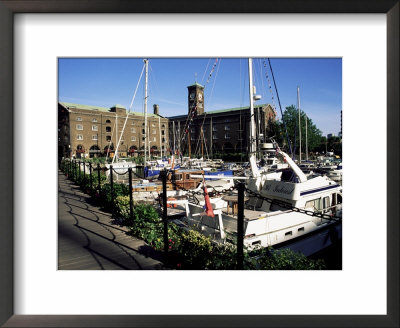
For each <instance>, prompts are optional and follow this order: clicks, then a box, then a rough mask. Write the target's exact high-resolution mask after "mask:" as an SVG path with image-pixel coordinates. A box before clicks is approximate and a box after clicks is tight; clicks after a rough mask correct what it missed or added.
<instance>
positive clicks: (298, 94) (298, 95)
mask: <svg viewBox="0 0 400 328" xmlns="http://www.w3.org/2000/svg"><path fill="white" fill-rule="evenodd" d="M297 109H298V111H299V163H300V164H301V120H300V88H299V87H297Z"/></svg>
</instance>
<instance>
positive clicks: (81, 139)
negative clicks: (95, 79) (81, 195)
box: [58, 102, 168, 158]
mask: <svg viewBox="0 0 400 328" xmlns="http://www.w3.org/2000/svg"><path fill="white" fill-rule="evenodd" d="M153 109H154V112H153V113H148V114H147V127H148V131H147V132H148V133H147V136H148V138H149V139H148V140H149V146H150V149H151V152H152V153H153V154H154V155H160V154H161V152H162V153H163V154H164V153H165V151H166V150H167V149H168V119H166V118H165V117H162V116H160V115H159V108H158V105H154V106H153ZM127 114H128V112H127V110H126V108H124V107H123V106H122V105H115V106H113V107H111V108H105V107H98V106H88V105H81V104H72V103H66V102H59V103H58V154H59V157H73V156H75V157H76V158H80V157H94V156H104V155H105V154H107V152H108V153H109V156H113V155H114V152H115V149H116V147H117V143H118V140H117V138H119V137H120V136H121V133H122V131H123V127H124V123H125V120H126V117H127ZM144 143H145V130H144V114H143V113H138V112H130V113H129V115H128V120H127V122H126V126H125V129H124V132H123V134H122V138H121V141H120V145H119V148H118V153H119V157H129V156H135V155H136V154H143V151H144Z"/></svg>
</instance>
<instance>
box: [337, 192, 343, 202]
mask: <svg viewBox="0 0 400 328" xmlns="http://www.w3.org/2000/svg"><path fill="white" fill-rule="evenodd" d="M337 203H338V204H342V195H341V194H337Z"/></svg>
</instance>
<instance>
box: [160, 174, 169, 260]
mask: <svg viewBox="0 0 400 328" xmlns="http://www.w3.org/2000/svg"><path fill="white" fill-rule="evenodd" d="M162 185H163V222H164V252H165V259H166V261H167V260H168V246H169V245H168V221H167V220H168V216H167V171H165V169H164V172H163V175H162Z"/></svg>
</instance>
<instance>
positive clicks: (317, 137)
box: [279, 105, 322, 154]
mask: <svg viewBox="0 0 400 328" xmlns="http://www.w3.org/2000/svg"><path fill="white" fill-rule="evenodd" d="M306 120H307V141H308V151H309V152H310V151H314V150H315V149H316V148H317V147H318V146H319V145H320V143H321V138H322V132H321V130H319V129H318V128H317V127H316V125H315V124H314V123H313V121H312V120H311V119H310V118H309V117H307V116H306V114H305V113H304V112H303V111H302V110H300V122H301V151H302V153H304V152H305V149H306ZM284 123H285V124H286V128H287V132H288V136H289V140H290V143H291V145H292V151H293V150H294V145H295V146H296V147H295V148H296V154H298V150H299V128H298V126H299V125H298V124H299V113H298V110H297V109H296V107H295V106H294V105H291V106H289V107H286V110H285V111H284V113H283V121H282V122H279V130H280V136H281V137H283V140H285V141H286V132H285V126H284ZM295 140H296V142H295ZM285 143H286V144H287V141H286V142H284V144H285ZM286 148H287V149H288V150H289V147H286Z"/></svg>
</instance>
